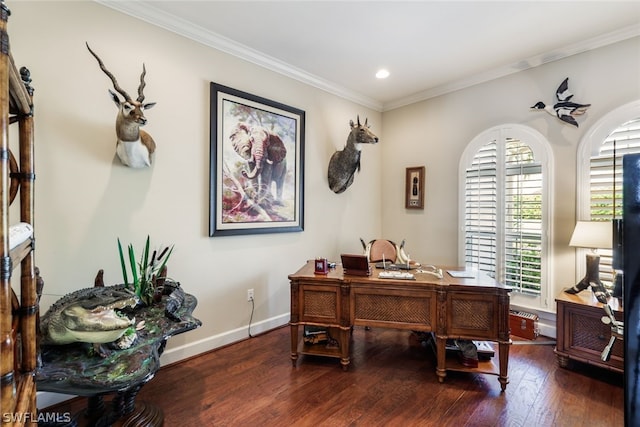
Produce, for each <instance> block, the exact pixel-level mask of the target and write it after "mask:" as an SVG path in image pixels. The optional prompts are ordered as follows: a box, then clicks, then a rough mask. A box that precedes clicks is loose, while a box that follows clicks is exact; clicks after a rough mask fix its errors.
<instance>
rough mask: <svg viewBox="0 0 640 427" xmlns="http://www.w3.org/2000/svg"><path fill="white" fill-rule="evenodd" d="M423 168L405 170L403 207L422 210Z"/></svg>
mask: <svg viewBox="0 0 640 427" xmlns="http://www.w3.org/2000/svg"><path fill="white" fill-rule="evenodd" d="M424 184H425V182H424V166H419V167H414V168H407V175H406V182H405V193H404V194H405V196H404V207H405V208H406V209H424Z"/></svg>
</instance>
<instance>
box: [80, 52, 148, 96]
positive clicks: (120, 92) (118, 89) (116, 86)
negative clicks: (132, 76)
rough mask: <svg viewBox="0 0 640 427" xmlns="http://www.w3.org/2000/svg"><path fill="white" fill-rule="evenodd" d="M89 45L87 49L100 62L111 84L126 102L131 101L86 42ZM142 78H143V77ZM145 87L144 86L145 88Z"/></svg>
mask: <svg viewBox="0 0 640 427" xmlns="http://www.w3.org/2000/svg"><path fill="white" fill-rule="evenodd" d="M85 43H86V45H87V49H89V52H91V55H93V57H94V58H96V60H97V61H98V65H100V69H101V70H102V71H103V72H104V73H105V74H106V75H107V77H109V78H110V79H111V83H113V88H114V89H115V90H116V91H117V92H118V93H119V94H120V95H122V96H124V98H125V100H127V101H131V97H130V96H129V94H128V93H127V92H125V91H124V89H122V88H121V87H120V86H119V85H118V81H117V80H116V78H115V77H114V75H113V74H111V73H110V72H109V70H107V68H106V67H105V66H104V64H103V63H102V60H101V59H100V57H99V56H98V55H97V54H96V53H95V52H94V51H93V50H91V48H90V47H89V43H87V42H85ZM142 75H143V76H144V72H143V73H142ZM141 78H142V77H141ZM143 87H144V86H143Z"/></svg>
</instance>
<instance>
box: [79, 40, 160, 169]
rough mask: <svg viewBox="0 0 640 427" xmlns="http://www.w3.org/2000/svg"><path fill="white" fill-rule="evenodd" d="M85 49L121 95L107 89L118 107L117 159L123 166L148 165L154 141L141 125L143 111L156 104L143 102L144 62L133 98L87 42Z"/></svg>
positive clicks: (154, 144)
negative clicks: (135, 97)
mask: <svg viewBox="0 0 640 427" xmlns="http://www.w3.org/2000/svg"><path fill="white" fill-rule="evenodd" d="M87 49H89V52H91V55H93V57H94V58H96V60H97V61H98V65H100V69H101V70H102V71H103V72H104V73H105V74H106V75H107V77H109V78H110V79H111V83H113V88H114V89H115V90H116V92H118V93H119V94H120V95H121V96H122V98H123V99H122V100H121V99H120V97H119V96H118V95H117V94H116V93H115V92H113V91H112V90H109V93H110V94H111V98H112V99H113V102H115V104H116V106H117V107H118V116H117V117H116V136H117V140H116V154H117V156H118V158H119V159H120V161H121V162H122V163H123V164H124V165H126V166H129V167H132V168H144V167H148V166H151V155H152V154H153V152H154V151H155V150H156V143H155V142H154V141H153V138H151V135H149V134H148V133H147V132H145V131H143V130H142V129H140V126H144V125H145V124H146V123H147V118H146V117H145V116H144V110H148V109H149V108H151V107H153V106H154V105H156V103H155V102H151V103H144V87H145V86H146V84H145V82H144V76H145V74H146V73H147V71H146V69H145V66H144V64H142V74H141V75H140V85H139V86H138V98H137V99H135V100H134V99H132V98H131V97H130V96H129V94H128V93H127V92H125V91H124V90H123V89H122V88H121V87H120V85H118V81H117V80H116V78H115V77H114V76H113V74H111V73H110V72H109V70H107V68H106V67H105V66H104V64H103V63H102V60H101V59H100V57H99V56H98V55H97V54H96V53H95V52H94V51H93V50H91V48H90V47H89V43H87Z"/></svg>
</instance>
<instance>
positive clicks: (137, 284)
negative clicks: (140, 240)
mask: <svg viewBox="0 0 640 427" xmlns="http://www.w3.org/2000/svg"><path fill="white" fill-rule="evenodd" d="M129 263H130V264H131V274H132V275H133V284H134V285H135V287H136V292H137V293H139V292H140V281H139V280H138V268H137V267H136V254H135V253H134V250H133V245H129ZM138 296H140V295H138Z"/></svg>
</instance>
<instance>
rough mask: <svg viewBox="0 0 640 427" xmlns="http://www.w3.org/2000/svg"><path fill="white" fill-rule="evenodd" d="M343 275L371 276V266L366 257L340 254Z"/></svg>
mask: <svg viewBox="0 0 640 427" xmlns="http://www.w3.org/2000/svg"><path fill="white" fill-rule="evenodd" d="M340 258H341V259H342V269H343V270H344V274H350V275H352V276H371V266H370V265H369V259H368V258H367V256H366V255H350V254H341V255H340Z"/></svg>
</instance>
